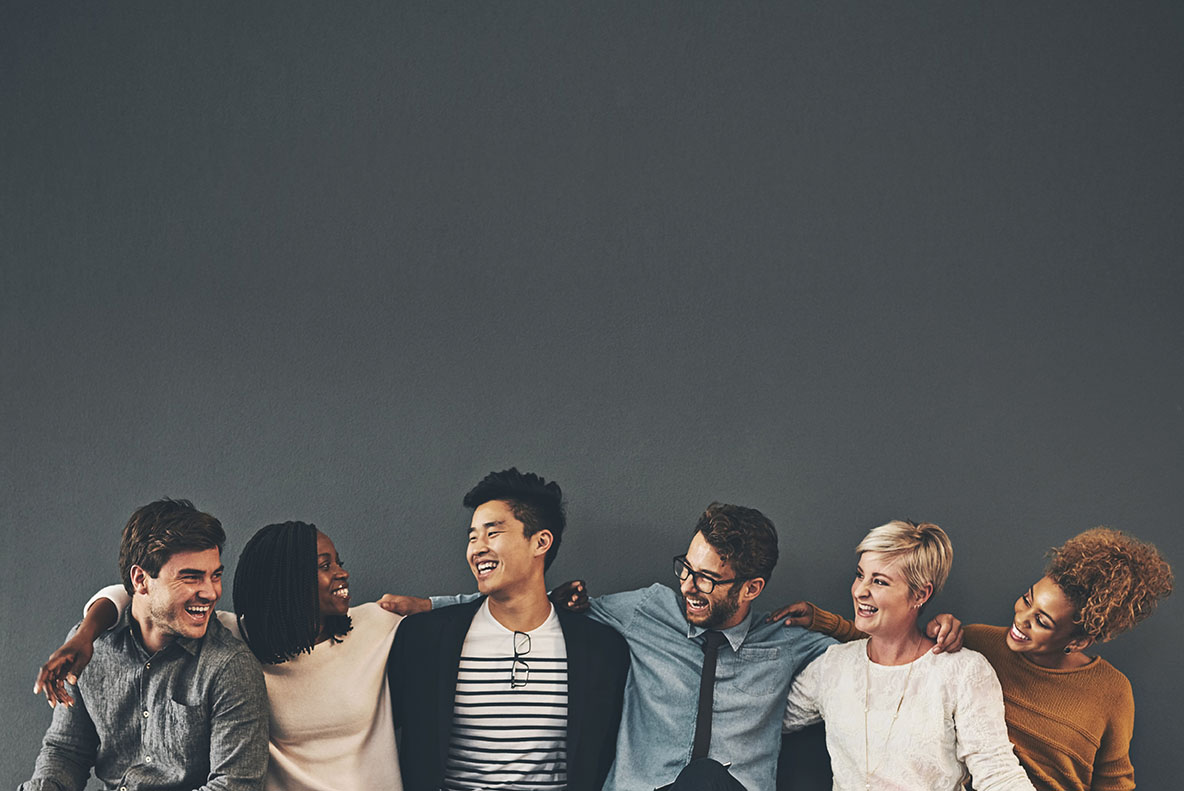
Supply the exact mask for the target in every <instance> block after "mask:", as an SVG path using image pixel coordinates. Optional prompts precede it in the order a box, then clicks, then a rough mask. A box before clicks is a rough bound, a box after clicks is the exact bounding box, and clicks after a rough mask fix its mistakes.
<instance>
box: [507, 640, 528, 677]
mask: <svg viewBox="0 0 1184 791" xmlns="http://www.w3.org/2000/svg"><path fill="white" fill-rule="evenodd" d="M529 653H530V635H528V634H527V633H526V632H514V662H513V664H511V665H510V689H518V688H519V687H525V686H526V684H527V682H529V681H530V665H528V664H526V662H524V661H522V657H523V656H525V655H526V654H529Z"/></svg>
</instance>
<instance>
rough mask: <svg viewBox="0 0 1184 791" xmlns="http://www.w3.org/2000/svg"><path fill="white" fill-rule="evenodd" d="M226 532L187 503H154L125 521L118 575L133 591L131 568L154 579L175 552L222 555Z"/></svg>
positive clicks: (182, 501) (180, 501)
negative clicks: (144, 572)
mask: <svg viewBox="0 0 1184 791" xmlns="http://www.w3.org/2000/svg"><path fill="white" fill-rule="evenodd" d="M225 543H226V532H225V531H224V530H223V529H222V523H221V522H219V521H218V520H217V519H215V518H214V517H212V516H210V515H209V514H206V513H202V512H201V511H199V510H197V509H196V508H194V507H193V503H191V502H189V501H188V500H170V499H168V498H166V499H164V500H157V501H156V502H154V503H148V505H143V506H140V507H139V508H137V509H136V512H135V513H134V514H132V518H131V519H129V520H127V524H126V525H125V526H124V528H123V538H122V539H121V540H120V542H119V574H120V576H121V577H122V578H123V587H124V588H125V589H126V590H127V592H128V593H129V594H131V593H132V592H133V590H132V566H139V567H140V568H142V569H144V571H146V572H148V575H149V576H151V577H155V576H156V575H157V574H159V573H160V569H161V567H162V566H164V564H165V563H168V562H169V558H170V557H172V556H173V555H174V554H175V553H177V552H200V551H202V550H205V549H217V550H218V551H219V552H221V551H222V545H223V544H225Z"/></svg>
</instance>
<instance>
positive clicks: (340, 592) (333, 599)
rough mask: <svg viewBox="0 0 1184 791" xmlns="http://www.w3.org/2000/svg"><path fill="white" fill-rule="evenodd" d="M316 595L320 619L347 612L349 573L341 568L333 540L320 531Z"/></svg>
mask: <svg viewBox="0 0 1184 791" xmlns="http://www.w3.org/2000/svg"><path fill="white" fill-rule="evenodd" d="M317 594H318V595H317V599H318V601H319V602H320V605H321V617H322V618H324V617H326V616H328V615H345V614H347V613H348V612H349V572H348V571H346V570H345V569H344V568H343V567H342V565H341V557H340V556H338V554H337V548H336V547H335V546H333V540H332V539H331V538H329V537H328V536H327V535H325V534H324V533H322V532H320V531H317Z"/></svg>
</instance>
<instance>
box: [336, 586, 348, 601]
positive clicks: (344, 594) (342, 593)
mask: <svg viewBox="0 0 1184 791" xmlns="http://www.w3.org/2000/svg"><path fill="white" fill-rule="evenodd" d="M333 595H334V596H336V597H338V598H339V599H348V598H349V588H348V587H345V588H338V589H337V590H335V591H333Z"/></svg>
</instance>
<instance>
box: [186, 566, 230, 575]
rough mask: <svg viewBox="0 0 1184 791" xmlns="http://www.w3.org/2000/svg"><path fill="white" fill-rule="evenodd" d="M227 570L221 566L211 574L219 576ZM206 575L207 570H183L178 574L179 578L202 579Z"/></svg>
mask: <svg viewBox="0 0 1184 791" xmlns="http://www.w3.org/2000/svg"><path fill="white" fill-rule="evenodd" d="M225 568H226V567H225V566H219V567H218V568H216V569H214V570H213V571H212V572H210V573H212V574H217V573H218V572H220V571H222V570H223V569H225ZM205 573H206V570H205V569H181V570H179V571H178V572H177V576H179V577H201V576H204V575H205Z"/></svg>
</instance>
